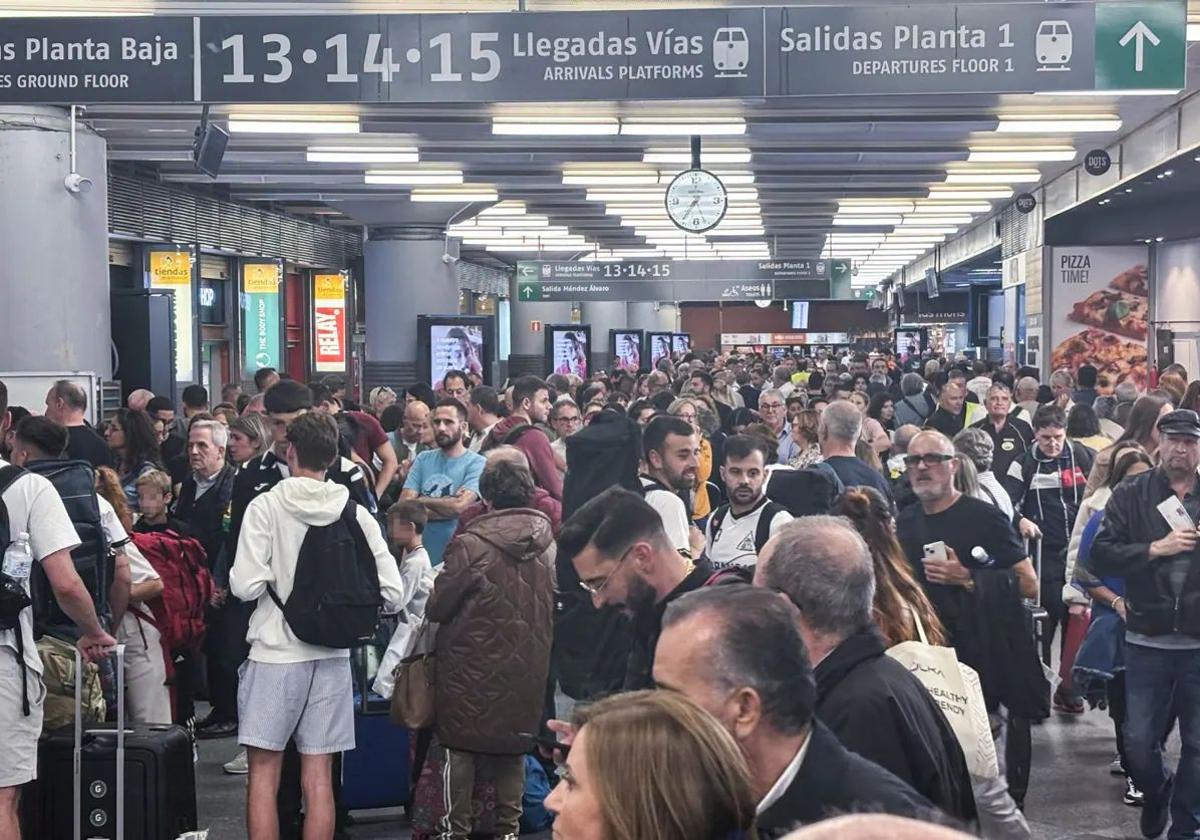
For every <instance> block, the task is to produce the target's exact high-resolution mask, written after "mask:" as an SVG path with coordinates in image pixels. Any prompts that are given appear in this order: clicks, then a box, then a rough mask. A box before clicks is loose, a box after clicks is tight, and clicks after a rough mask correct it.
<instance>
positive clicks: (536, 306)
mask: <svg viewBox="0 0 1200 840" xmlns="http://www.w3.org/2000/svg"><path fill="white" fill-rule="evenodd" d="M509 300H510V301H511V304H510V306H511V309H510V310H509V321H510V322H511V328H512V336H511V339H512V342H511V344H510V345H509V356H508V375H509V378H515V377H517V376H524V375H526V374H532V375H533V376H546V375H547V374H548V373H549V372H550V371H549V370H548V369H547V365H546V359H545V352H546V331H545V325H546V324H569V323H571V303H570V302H559V303H541V302H538V303H529V302H527V301H521V300H519V299H518V297H517V281H516V280H515V279H514V280H513V281H512V290H511V292H510V294H509ZM534 321H537V322H539V323H540V324H541V327H542V328H541V329H540V330H538V331H536V332H535V331H534V330H533V329H532V328H531V325H532V323H533V322H534Z"/></svg>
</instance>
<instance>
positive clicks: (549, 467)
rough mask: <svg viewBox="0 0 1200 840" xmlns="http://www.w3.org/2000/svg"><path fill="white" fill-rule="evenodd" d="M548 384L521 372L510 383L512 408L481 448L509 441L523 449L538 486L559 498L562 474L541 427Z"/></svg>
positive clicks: (546, 407) (547, 403)
mask: <svg viewBox="0 0 1200 840" xmlns="http://www.w3.org/2000/svg"><path fill="white" fill-rule="evenodd" d="M551 407H552V405H551V402H550V386H549V385H547V384H546V383H545V382H544V381H542V380H541V379H538V378H537V377H536V376H522V377H521V378H519V379H518V380H517V381H516V382H514V383H513V385H512V412H511V413H510V414H509V415H508V416H507V417H505V418H504V419H503V420H500V421H499V422H498V423H496V425H495V426H493V427H492V431H491V432H489V433H488V436H487V438H486V439H485V440H484V442H483V445H482V446H480V447H479V451H480V452H487V451H488V450H489V449H492V448H494V447H497V446H500V445H502V444H508V445H509V446H515V447H517V449H520V450H521V451H522V452H524V453H525V457H526V458H528V459H529V469H530V471H531V472H532V473H533V480H534V481H535V482H537V485H538V487H541V488H543V489H545V490H546V491H547V492H549V493H550V495H551V496H553V497H554V498H556V499H558V500H559V501H562V495H563V485H562V474H561V473H559V471H558V466H557V465H556V464H555V461H554V451H553V450H552V449H551V448H550V438H549V437H547V436H546V433H545V432H544V431H542V427H545V426H546V425H547V424H548V423H549V421H550V409H551Z"/></svg>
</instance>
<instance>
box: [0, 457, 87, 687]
mask: <svg viewBox="0 0 1200 840" xmlns="http://www.w3.org/2000/svg"><path fill="white" fill-rule="evenodd" d="M7 466H8V462H7V461H5V460H3V459H0V468H3V467H7ZM2 498H3V500H4V505H5V507H6V508H8V529H9V537H10V538H11V539H13V540H16V538H17V535H18V534H21V533H27V534H29V547H30V550H31V551H32V552H33V559H34V562H36V563H40V562H41V561H42V560H44V559H45V558H46V557H48V556H50V555H51V554H53V553H54V552H56V551H61V550H62V549H64V548H65V549H72V548H75V547H76V546H77V545H79V534H77V533H76V532H75V526H74V525H73V524H72V523H71V517H70V516H68V515H67V509H66V507H65V506H64V505H63V503H62V499H61V498H59V495H58V491H57V490H55V489H54V485H53V484H51V483H50V480H49V479H47V478H44V477H43V476H40V475H36V474H34V473H26V474H25V475H22V476H20V477H19V478H17V479H16V480H15V481H14V482H13V483H12V484H10V485H9V486H8V489H7V490H5V491H4V495H3V497H2ZM3 548H4V549H7V548H8V547H7V546H4V547H3ZM24 584H25V591H26V592H28V591H29V581H28V580H26V581H24ZM21 635H22V641H23V643H24V647H25V666H26V667H27V668H28V669H29V670H31V671H33V672H34V673H36V674H41V673H42V658H41V657H40V656H38V652H37V646H36V645H35V643H34V639H33V610H31V609H24V610H22V611H21ZM0 645H5V646H7V647H10V648H12V649H13V650H16V649H17V637H16V634H15V632H14V631H12V630H3V631H0Z"/></svg>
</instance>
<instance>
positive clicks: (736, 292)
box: [516, 259, 830, 303]
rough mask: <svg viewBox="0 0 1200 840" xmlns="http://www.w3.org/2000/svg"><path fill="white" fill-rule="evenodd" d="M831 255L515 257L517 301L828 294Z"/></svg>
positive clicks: (728, 298) (730, 298) (737, 298)
mask: <svg viewBox="0 0 1200 840" xmlns="http://www.w3.org/2000/svg"><path fill="white" fill-rule="evenodd" d="M829 270H830V261H829V260H808V259H806V260H630V261H628V262H620V263H617V262H570V261H549V260H547V261H537V260H523V261H521V262H518V263H517V289H516V297H517V300H518V301H524V302H529V303H536V302H548V301H586V300H592V301H596V300H634V301H664V300H665V301H680V300H682V301H730V302H733V301H747V300H791V299H797V298H799V299H811V298H828V297H829Z"/></svg>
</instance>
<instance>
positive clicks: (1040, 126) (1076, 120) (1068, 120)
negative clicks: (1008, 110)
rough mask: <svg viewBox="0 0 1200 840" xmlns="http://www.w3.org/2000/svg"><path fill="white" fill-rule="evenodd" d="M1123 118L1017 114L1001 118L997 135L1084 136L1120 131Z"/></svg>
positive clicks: (1089, 115)
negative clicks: (1098, 132) (1084, 134)
mask: <svg viewBox="0 0 1200 840" xmlns="http://www.w3.org/2000/svg"><path fill="white" fill-rule="evenodd" d="M1120 128H1121V118H1120V117H1117V116H1111V115H1105V114H1087V115H1075V114H1071V115H1067V116H1062V117H1033V116H1020V115H1017V114H1012V115H1004V114H1001V116H1000V124H999V125H997V126H996V133H997V134H1048V133H1053V134H1060V133H1061V134H1083V133H1085V132H1089V131H1119V130H1120Z"/></svg>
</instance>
